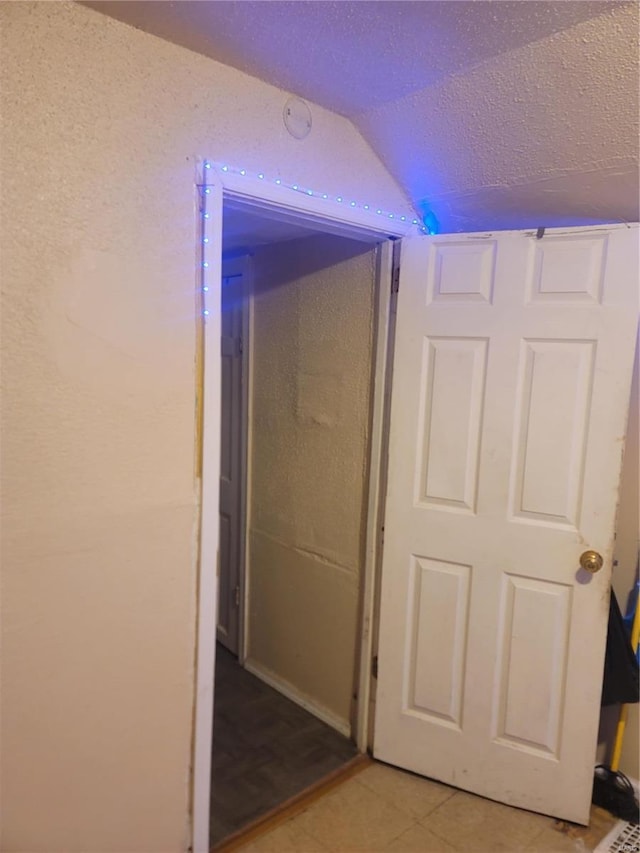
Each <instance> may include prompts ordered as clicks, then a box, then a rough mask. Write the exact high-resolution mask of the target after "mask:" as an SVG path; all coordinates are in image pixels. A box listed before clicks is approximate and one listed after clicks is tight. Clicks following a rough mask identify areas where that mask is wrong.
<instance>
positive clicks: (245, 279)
mask: <svg viewBox="0 0 640 853" xmlns="http://www.w3.org/2000/svg"><path fill="white" fill-rule="evenodd" d="M251 270H252V268H251V263H250V258H249V256H248V255H245V254H243V255H234V256H233V257H229V258H223V259H222V277H223V278H235V277H238V278H240V279H241V286H240V287H241V291H242V305H241V339H242V353H241V365H242V366H241V371H242V373H241V388H240V487H239V490H240V508H239V511H238V525H239V544H238V588H239V595H238V597H239V604H238V637H237V644H238V662H239V663H241V664H244V661H245V658H246V649H247V639H248V635H247V623H246V619H245V613H246V608H247V604H248V600H249V586H248V583H247V578H246V575H245V566H246V563H247V555H248V553H249V539H248V536H247V531H248V529H249V515H248V513H249V506H248V502H247V496H248V495H249V494H250V493H251V466H250V464H249V460H250V458H251V431H250V429H249V424H250V423H251V400H252V383H253V375H252V370H251V359H252V349H251V347H252V333H251V332H252V329H251V327H252V323H253V319H252V312H253V307H252V302H251V298H250V294H251Z"/></svg>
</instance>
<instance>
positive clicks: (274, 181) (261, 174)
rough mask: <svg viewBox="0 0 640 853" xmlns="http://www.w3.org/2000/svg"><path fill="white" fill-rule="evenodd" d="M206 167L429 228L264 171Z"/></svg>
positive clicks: (374, 207) (417, 222) (348, 198)
mask: <svg viewBox="0 0 640 853" xmlns="http://www.w3.org/2000/svg"><path fill="white" fill-rule="evenodd" d="M204 168H205V169H213V168H215V169H216V171H219V172H222V174H223V175H224V174H227V175H238V176H240V177H242V178H244V177H255V178H257V179H258V180H259V181H265V183H272V184H275V185H276V186H279V187H283V188H285V189H289V190H293V191H294V192H298V193H301V194H302V195H305V196H308V197H309V198H317V199H323V200H325V201H333V202H337V203H338V204H344V205H345V207H350V208H351V209H352V210H365V211H367V212H368V213H372V214H374V215H377V216H380V217H381V218H383V219H393V220H397V221H398V222H406V223H407V224H409V225H416V226H417V227H418V228H419V229H420V230H421V231H423V232H425V233H426V232H427V228H426V227H425V226H424V225H423V224H422V222H421V221H420V220H419V219H412V218H411V217H410V216H406V215H405V214H399V213H390V212H389V211H388V210H383V209H382V208H381V207H376V206H375V205H372V204H366V203H364V202H359V201H354V200H353V199H352V198H351V197H349V196H343V195H335V196H332V195H329V194H328V193H325V192H319V191H318V190H313V189H310V188H309V187H303V186H301V185H300V184H288V183H285V182H284V181H283V180H282V178H268V177H267V176H266V174H265V173H264V172H256V173H255V175H250V174H249V172H248V171H247V170H246V169H240V168H236V167H233V166H229V165H227V164H225V163H222V164H221V163H210V162H209V161H208V160H207V161H205V163H204ZM204 191H205V193H206V192H208V190H207V188H206V182H205V190H204Z"/></svg>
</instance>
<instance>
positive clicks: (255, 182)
mask: <svg viewBox="0 0 640 853" xmlns="http://www.w3.org/2000/svg"><path fill="white" fill-rule="evenodd" d="M196 189H197V193H196V210H197V212H198V226H199V230H198V233H199V235H200V238H199V245H198V251H197V270H198V274H197V281H196V286H197V303H196V304H197V305H198V307H199V311H200V316H199V317H198V318H197V321H198V326H197V328H198V334H197V346H198V351H197V358H196V365H197V370H196V376H197V402H198V406H197V420H198V423H197V447H196V459H197V460H198V464H197V488H198V490H199V493H200V495H199V496H200V514H199V519H198V521H197V527H196V530H195V535H196V537H197V541H198V546H199V547H198V554H197V562H196V572H197V603H196V609H197V628H196V684H195V707H194V736H193V755H192V778H191V811H192V827H191V829H192V850H193V853H208V849H209V812H210V779H211V745H212V735H213V702H214V675H215V643H216V626H217V582H216V580H217V572H218V559H219V555H218V535H219V519H218V503H219V500H218V498H219V495H218V491H219V482H218V481H219V476H220V390H221V388H220V334H221V324H220V308H219V306H220V297H221V281H222V210H223V201H224V198H225V197H229V198H234V199H240V200H242V201H243V202H245V203H246V204H249V205H253V206H255V207H256V208H258V209H260V210H262V211H265V210H266V211H269V212H271V213H273V214H274V215H283V216H291V215H294V216H295V217H296V218H297V219H298V220H305V221H306V222H307V223H308V224H309V225H312V226H314V227H316V228H317V229H318V230H322V231H325V232H327V233H335V234H338V235H341V236H344V237H352V238H353V237H357V236H360V237H362V236H367V237H369V238H379V241H380V242H381V243H383V244H385V248H384V249H383V250H382V251H381V266H380V273H381V277H380V282H382V281H383V278H382V276H383V275H386V271H387V270H388V278H387V281H388V282H389V284H390V285H391V269H392V267H391V264H392V254H393V253H392V251H391V241H392V240H394V239H398V238H401V237H404V236H407V235H408V234H411V233H416V232H418V231H420V230H424V229H422V228H421V226H420V225H419V221H418V220H417V219H413V220H412V219H410V218H409V217H407V216H405V215H397V214H394V213H389V212H386V211H382V210H381V209H379V208H378V209H369V206H368V205H367V206H366V207H365V206H364V205H357V204H356V203H355V202H351V201H350V202H349V203H347V202H346V201H344V200H343V199H342V198H341V197H336V198H335V199H330V198H327V197H325V196H324V195H321V194H319V193H313V192H312V191H311V190H306V189H304V188H300V187H299V186H298V185H291V186H286V185H285V184H283V183H282V181H281V180H280V179H279V178H278V179H276V180H275V181H267V180H265V177H264V175H263V174H261V173H260V174H256V175H249V174H248V173H247V172H246V170H244V169H242V170H241V169H232V168H231V167H229V166H226V165H220V164H216V163H214V162H212V161H209V160H203V161H200V162H199V163H198V164H197V168H196ZM391 289H392V287H391V286H389V287H388V288H385V287H383V286H380V287H379V288H378V291H379V292H378V295H377V299H378V302H377V305H376V312H375V314H376V326H377V335H376V338H375V340H374V348H375V349H374V352H373V361H374V365H373V369H372V377H373V385H372V392H373V395H372V404H371V406H372V415H373V419H372V434H371V440H370V454H369V465H368V473H369V477H368V502H367V528H366V550H365V561H364V567H363V595H362V599H361V600H362V610H361V613H360V625H359V631H358V638H357V639H358V640H359V643H360V654H359V670H358V671H359V678H358V713H357V719H356V720H355V723H356V731H355V733H354V734H355V738H356V743H357V746H358V749H359V750H360V751H361V752H364V751H365V750H366V748H367V736H368V728H369V695H370V684H371V649H372V629H373V621H374V616H373V603H374V587H375V568H376V562H377V553H378V546H379V534H380V531H379V517H380V512H379V510H380V500H381V492H380V488H379V481H380V470H381V466H382V445H383V421H384V417H383V412H384V403H385V399H384V398H385V386H386V383H387V360H388V359H387V355H388V349H387V343H388V336H389V335H388V333H389V320H390V316H391V312H390V302H391Z"/></svg>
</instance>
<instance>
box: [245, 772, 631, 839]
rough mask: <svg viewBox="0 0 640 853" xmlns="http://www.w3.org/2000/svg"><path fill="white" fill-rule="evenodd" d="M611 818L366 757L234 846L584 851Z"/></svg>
mask: <svg viewBox="0 0 640 853" xmlns="http://www.w3.org/2000/svg"><path fill="white" fill-rule="evenodd" d="M615 823H616V818H614V817H612V816H611V815H609V814H608V812H605V811H604V810H602V809H600V808H598V807H597V806H594V807H592V811H591V825H590V827H589V828H585V827H579V826H575V825H573V824H565V823H563V822H561V821H556V820H554V819H553V818H548V817H544V816H542V815H536V814H532V813H530V812H526V811H522V810H520V809H514V808H510V807H509V806H503V805H500V804H499V803H494V802H492V801H491V800H484V799H482V798H481V797H476V796H474V795H472V794H467V793H465V792H464V791H459V790H456V789H455V788H449V787H447V786H446V785H441V784H439V783H437V782H431V781H429V780H427V779H422V778H420V777H418V776H414V775H413V774H411V773H405V772H403V771H401V770H397V769H395V768H391V767H388V766H387V765H384V764H379V763H377V762H374V763H372V764H370V765H368V766H366V767H365V769H364V770H362V772H360V773H359V774H358V775H357V776H355V777H353V778H351V779H349V780H347V781H345V782H344V783H342V784H341V785H339V786H338V787H337V788H334V789H333V790H331V791H329V792H328V793H327V794H326V795H324V796H323V797H321V798H320V799H318V800H316V801H315V802H313V803H311V804H310V805H309V806H308V807H307V808H305V809H304V810H303V811H301V812H299V813H297V814H295V815H294V816H293V817H290V818H289V819H288V820H286V822H284V823H282V824H280V825H278V826H276V827H275V828H273V829H271V830H269V831H265V832H264V834H262V835H260V836H258V837H257V838H254V839H253V840H251V841H249V842H248V843H246V844H244V845H243V846H240V847H238V848H236V849H240V850H243V851H246V853H249V851H255V853H269V851H273V853H286V851H297V853H314V851H332V853H348V851H358V852H359V853H370V851H371V853H372V851H377V850H390V851H405V853H462V851H464V853H484V851H486V853H494V851H495V853H497V851H508V853H518V851H523V853H525V852H526V853H534V852H535V853H586V851H590V850H593V849H594V848H595V847H596V846H597V844H598V842H599V841H600V839H601V838H603V837H604V836H605V835H606V833H607V832H608V831H609V829H610V828H611V827H612V826H613V825H614V824H615Z"/></svg>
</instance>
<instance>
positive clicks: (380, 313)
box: [354, 242, 393, 752]
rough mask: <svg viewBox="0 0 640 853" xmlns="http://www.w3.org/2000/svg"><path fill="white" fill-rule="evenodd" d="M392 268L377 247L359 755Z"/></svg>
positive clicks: (366, 706) (361, 736)
mask: <svg viewBox="0 0 640 853" xmlns="http://www.w3.org/2000/svg"><path fill="white" fill-rule="evenodd" d="M392 268H393V244H392V243H391V242H386V243H383V244H382V245H381V246H380V257H379V259H378V275H377V279H378V280H377V282H376V299H377V302H376V305H375V308H374V310H375V325H374V330H375V337H374V339H373V347H374V349H373V350H372V353H371V356H372V362H373V363H372V368H373V370H372V386H371V434H370V436H371V437H370V444H369V466H368V473H369V477H368V482H369V487H368V501H367V527H366V534H365V553H364V565H363V571H362V624H361V625H360V626H359V631H360V664H359V670H358V687H357V691H358V707H357V717H356V724H355V727H354V728H355V731H354V735H355V738H356V743H357V745H358V749H359V750H360V752H366V750H367V746H368V744H367V740H368V721H369V711H370V701H371V659H372V656H373V640H374V633H375V632H374V624H373V620H374V616H375V612H374V604H375V580H376V566H377V560H378V543H379V541H380V529H379V524H380V505H381V501H383V500H384V495H382V494H381V493H380V487H381V482H380V473H381V466H382V449H383V443H384V435H383V429H384V407H385V377H386V367H387V358H388V344H389V334H388V332H389V315H390V308H391V296H390V286H391V273H392Z"/></svg>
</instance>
